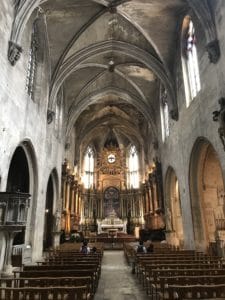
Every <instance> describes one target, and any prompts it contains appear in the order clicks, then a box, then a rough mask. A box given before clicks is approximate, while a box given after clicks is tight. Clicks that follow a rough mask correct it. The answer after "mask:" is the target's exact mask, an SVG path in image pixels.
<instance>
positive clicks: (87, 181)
mask: <svg viewBox="0 0 225 300" xmlns="http://www.w3.org/2000/svg"><path fill="white" fill-rule="evenodd" d="M83 183H84V187H85V188H86V189H89V188H91V187H92V186H93V183H94V151H93V149H92V148H91V147H90V146H88V148H87V151H86V153H85V156H84V177H83Z"/></svg>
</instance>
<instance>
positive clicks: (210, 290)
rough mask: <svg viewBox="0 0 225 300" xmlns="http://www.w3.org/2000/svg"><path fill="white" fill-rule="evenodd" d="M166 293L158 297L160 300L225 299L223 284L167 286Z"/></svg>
mask: <svg viewBox="0 0 225 300" xmlns="http://www.w3.org/2000/svg"><path fill="white" fill-rule="evenodd" d="M167 293H168V294H164V295H162V296H161V295H160V299H168V300H174V299H176V300H178V299H179V300H180V299H182V300H184V299H194V300H197V299H205V300H207V299H223V300H224V299H225V284H211V285H200V284H195V285H187V286H185V285H169V286H168V288H167Z"/></svg>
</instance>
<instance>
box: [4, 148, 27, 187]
mask: <svg viewBox="0 0 225 300" xmlns="http://www.w3.org/2000/svg"><path fill="white" fill-rule="evenodd" d="M29 177H30V176H29V168H28V162H27V157H26V154H25V152H24V150H23V148H22V147H18V148H16V151H15V153H14V155H13V158H12V161H11V164H10V167H9V174H8V181H7V192H22V193H29V184H30V178H29Z"/></svg>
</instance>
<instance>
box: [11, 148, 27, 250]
mask: <svg viewBox="0 0 225 300" xmlns="http://www.w3.org/2000/svg"><path fill="white" fill-rule="evenodd" d="M29 186H30V174H29V167H28V161H27V157H26V154H25V152H24V150H23V148H22V147H17V148H16V150H15V152H14V154H13V157H12V161H11V163H10V167H9V173H8V180H7V187H6V190H7V192H21V193H29V190H30V188H29ZM24 240H25V230H24V229H23V230H22V231H21V232H18V233H17V234H16V236H15V238H14V240H13V245H20V244H24Z"/></svg>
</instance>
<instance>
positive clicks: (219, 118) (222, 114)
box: [213, 97, 225, 151]
mask: <svg viewBox="0 0 225 300" xmlns="http://www.w3.org/2000/svg"><path fill="white" fill-rule="evenodd" d="M218 103H219V105H220V110H216V111H214V112H213V121H214V122H218V123H219V128H218V135H219V138H220V140H221V142H222V145H223V150H224V151H225V98H223V97H221V98H220V99H219V100H218Z"/></svg>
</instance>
